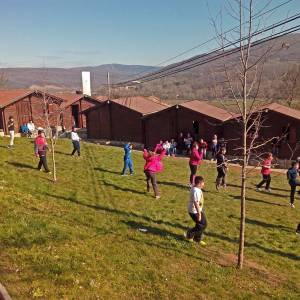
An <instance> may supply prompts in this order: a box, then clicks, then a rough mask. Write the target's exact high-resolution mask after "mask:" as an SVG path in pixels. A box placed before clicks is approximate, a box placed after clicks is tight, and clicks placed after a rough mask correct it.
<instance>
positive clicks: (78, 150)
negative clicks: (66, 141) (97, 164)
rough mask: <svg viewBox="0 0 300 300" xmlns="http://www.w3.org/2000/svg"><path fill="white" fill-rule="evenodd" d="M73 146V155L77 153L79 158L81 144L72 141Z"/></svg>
mask: <svg viewBox="0 0 300 300" xmlns="http://www.w3.org/2000/svg"><path fill="white" fill-rule="evenodd" d="M72 144H73V151H72V154H71V155H74V154H75V153H76V152H77V154H78V156H80V143H79V141H72Z"/></svg>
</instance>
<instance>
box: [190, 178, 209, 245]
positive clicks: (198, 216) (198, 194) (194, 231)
mask: <svg viewBox="0 0 300 300" xmlns="http://www.w3.org/2000/svg"><path fill="white" fill-rule="evenodd" d="M203 187H204V179H203V177H201V176H196V178H195V184H194V186H193V187H192V189H191V192H190V199H189V203H188V212H189V215H190V217H191V218H192V220H193V221H194V222H195V227H193V228H191V229H189V230H188V231H187V233H186V237H187V239H189V240H194V241H195V242H196V243H200V244H201V245H203V246H204V245H206V243H205V242H203V241H202V240H201V239H202V235H203V232H204V230H205V228H206V227H207V221H206V216H205V213H204V210H203V203H204V197H203V192H202V188H203Z"/></svg>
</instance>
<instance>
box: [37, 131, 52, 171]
mask: <svg viewBox="0 0 300 300" xmlns="http://www.w3.org/2000/svg"><path fill="white" fill-rule="evenodd" d="M47 150H49V151H50V149H49V148H48V144H47V141H46V138H45V134H44V132H43V131H42V130H39V131H38V136H37V137H36V139H35V141H34V153H35V155H36V156H37V157H39V158H40V160H39V164H38V170H39V171H41V170H42V167H44V169H45V172H46V173H51V172H50V170H49V168H48V164H47V156H46V153H47Z"/></svg>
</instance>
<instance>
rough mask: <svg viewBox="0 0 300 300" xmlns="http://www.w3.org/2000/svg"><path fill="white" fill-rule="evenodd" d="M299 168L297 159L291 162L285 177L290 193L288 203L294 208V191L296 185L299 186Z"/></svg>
mask: <svg viewBox="0 0 300 300" xmlns="http://www.w3.org/2000/svg"><path fill="white" fill-rule="evenodd" d="M298 170H299V163H298V162H297V161H294V162H292V166H291V167H290V168H289V169H288V171H287V179H288V181H289V184H290V186H291V194H290V205H291V208H295V204H294V202H295V193H296V188H297V186H300V181H299V180H297V177H298Z"/></svg>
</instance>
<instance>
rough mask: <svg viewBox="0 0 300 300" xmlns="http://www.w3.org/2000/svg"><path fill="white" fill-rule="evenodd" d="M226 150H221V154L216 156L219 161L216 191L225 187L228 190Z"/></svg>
mask: <svg viewBox="0 0 300 300" xmlns="http://www.w3.org/2000/svg"><path fill="white" fill-rule="evenodd" d="M225 154H226V149H225V148H221V149H220V151H219V153H218V154H217V156H216V159H217V172H218V175H217V178H216V189H217V191H219V188H220V187H221V186H223V187H224V188H226V173H227V159H226V157H225Z"/></svg>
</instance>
